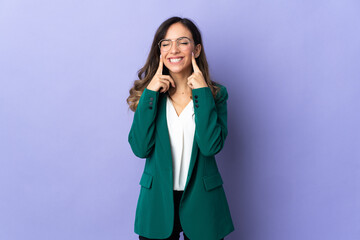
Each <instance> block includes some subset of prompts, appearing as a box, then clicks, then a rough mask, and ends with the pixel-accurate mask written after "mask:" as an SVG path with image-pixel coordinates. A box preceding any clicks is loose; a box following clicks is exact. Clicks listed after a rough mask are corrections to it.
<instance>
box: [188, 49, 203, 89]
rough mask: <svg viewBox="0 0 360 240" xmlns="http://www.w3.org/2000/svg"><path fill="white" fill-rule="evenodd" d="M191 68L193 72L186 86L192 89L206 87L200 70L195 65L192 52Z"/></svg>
mask: <svg viewBox="0 0 360 240" xmlns="http://www.w3.org/2000/svg"><path fill="white" fill-rule="evenodd" d="M192 66H193V68H194V72H193V73H192V74H191V76H190V77H188V81H187V85H189V87H190V88H192V89H196V88H202V87H208V85H207V84H206V81H205V79H204V76H203V74H202V72H201V71H200V68H199V67H198V65H197V64H196V60H195V56H194V52H193V53H192Z"/></svg>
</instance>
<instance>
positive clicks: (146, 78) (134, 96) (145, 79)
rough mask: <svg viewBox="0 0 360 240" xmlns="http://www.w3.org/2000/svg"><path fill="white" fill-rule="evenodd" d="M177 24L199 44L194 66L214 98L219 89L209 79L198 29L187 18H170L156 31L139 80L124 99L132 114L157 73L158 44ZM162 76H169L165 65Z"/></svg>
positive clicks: (140, 71)
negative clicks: (195, 65) (173, 25)
mask: <svg viewBox="0 0 360 240" xmlns="http://www.w3.org/2000/svg"><path fill="white" fill-rule="evenodd" d="M177 22H180V23H182V24H183V25H184V26H185V27H186V28H187V29H189V31H190V32H191V34H192V38H193V40H194V42H195V46H196V45H198V44H201V51H200V55H199V56H198V58H196V64H197V65H198V66H199V68H200V71H201V72H202V74H203V76H204V79H205V81H206V83H207V85H208V86H209V88H210V90H211V92H212V94H213V97H214V98H215V96H216V94H217V92H218V91H219V89H220V88H219V87H218V86H216V84H217V83H216V82H215V81H212V80H211V79H210V73H209V65H208V63H207V60H206V55H205V50H204V45H203V42H202V38H201V33H200V31H199V29H198V28H197V27H196V25H195V24H194V23H193V22H192V21H191V20H190V19H188V18H180V17H171V18H169V19H167V20H165V21H164V22H163V23H162V24H161V25H160V26H159V28H158V29H157V30H156V33H155V36H154V40H153V43H152V45H151V49H150V52H149V55H148V58H147V60H146V63H145V65H144V66H143V67H142V68H141V69H140V70H139V71H138V78H139V79H138V80H135V81H134V85H133V87H132V88H131V89H130V90H129V93H130V96H129V97H128V98H127V99H126V101H127V103H128V104H129V108H130V109H131V110H132V111H134V112H135V111H136V108H137V105H138V103H139V99H140V97H141V94H142V93H143V91H144V89H145V88H146V87H147V85H148V84H149V83H150V81H151V79H152V78H153V77H154V75H155V73H156V71H157V68H158V65H159V61H160V49H159V47H158V42H159V41H160V40H161V39H163V38H164V37H165V35H166V33H167V30H168V29H169V27H170V26H171V25H172V24H174V23H177ZM163 74H164V75H169V69H168V68H167V67H166V66H165V65H163Z"/></svg>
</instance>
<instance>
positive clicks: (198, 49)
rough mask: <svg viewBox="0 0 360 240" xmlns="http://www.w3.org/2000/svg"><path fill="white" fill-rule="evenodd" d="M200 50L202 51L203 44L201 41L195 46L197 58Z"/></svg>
mask: <svg viewBox="0 0 360 240" xmlns="http://www.w3.org/2000/svg"><path fill="white" fill-rule="evenodd" d="M200 52H201V44H200V43H199V44H198V45H196V47H195V58H198V57H199V56H200Z"/></svg>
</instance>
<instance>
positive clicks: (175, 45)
mask: <svg viewBox="0 0 360 240" xmlns="http://www.w3.org/2000/svg"><path fill="white" fill-rule="evenodd" d="M170 52H171V53H176V52H179V47H178V45H177V43H176V42H173V44H172V46H171V49H170Z"/></svg>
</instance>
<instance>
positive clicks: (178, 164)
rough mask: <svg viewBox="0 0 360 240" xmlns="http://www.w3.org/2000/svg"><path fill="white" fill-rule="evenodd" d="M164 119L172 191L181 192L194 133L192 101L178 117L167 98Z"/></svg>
mask: <svg viewBox="0 0 360 240" xmlns="http://www.w3.org/2000/svg"><path fill="white" fill-rule="evenodd" d="M166 118H167V125H168V130H169V137H170V145H171V154H172V159H173V187H174V190H178V191H183V190H184V189H185V183H186V179H187V175H188V171H189V165H190V158H191V152H192V145H193V141H194V133H195V116H194V105H193V100H191V101H190V102H189V103H188V105H186V107H185V108H184V109H183V110H182V112H181V113H180V116H178V115H177V113H176V110H175V107H174V105H173V104H172V101H171V99H170V97H169V96H167V102H166Z"/></svg>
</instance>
